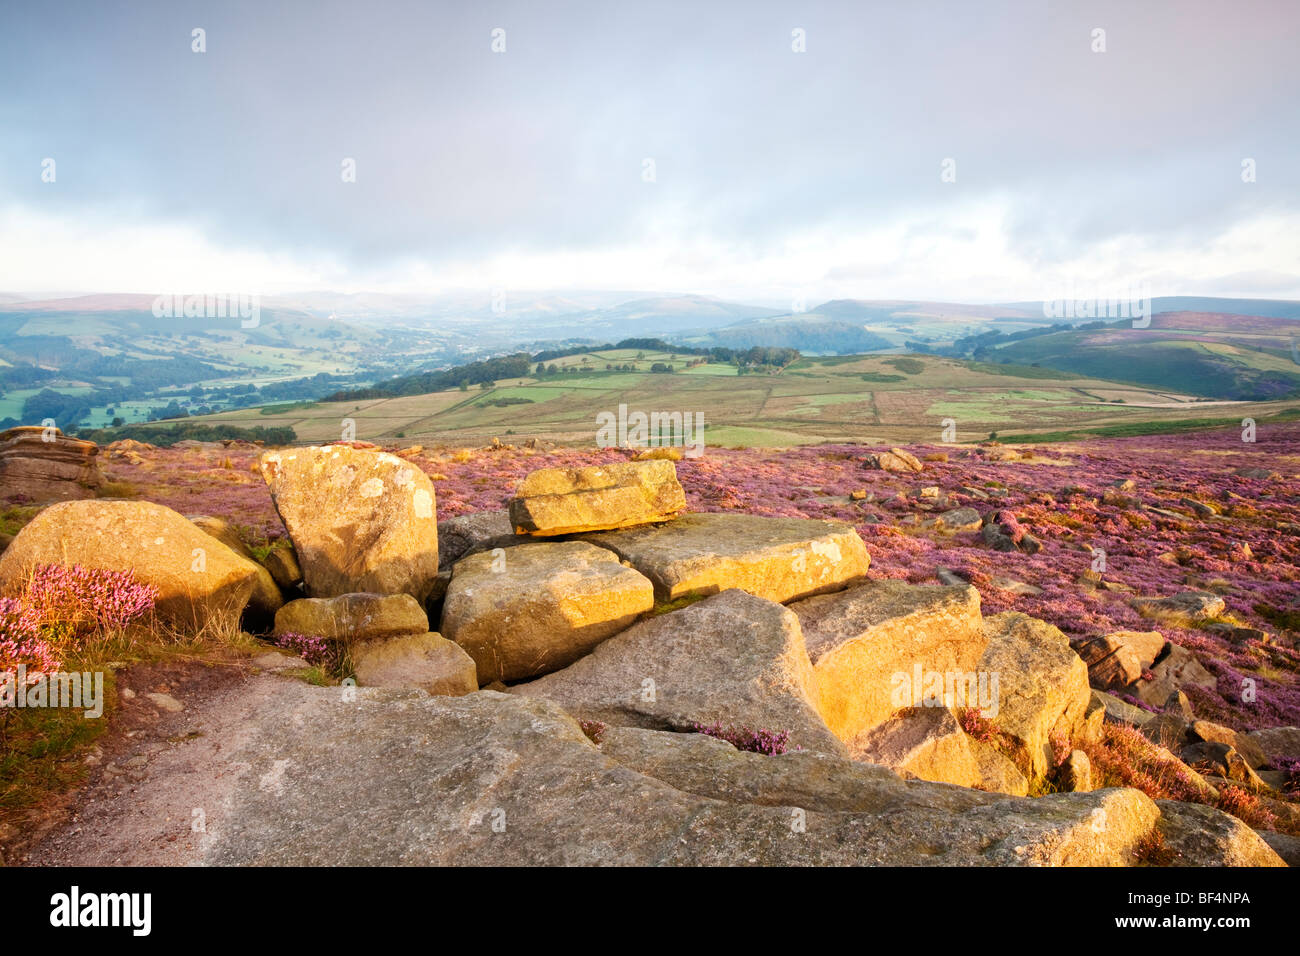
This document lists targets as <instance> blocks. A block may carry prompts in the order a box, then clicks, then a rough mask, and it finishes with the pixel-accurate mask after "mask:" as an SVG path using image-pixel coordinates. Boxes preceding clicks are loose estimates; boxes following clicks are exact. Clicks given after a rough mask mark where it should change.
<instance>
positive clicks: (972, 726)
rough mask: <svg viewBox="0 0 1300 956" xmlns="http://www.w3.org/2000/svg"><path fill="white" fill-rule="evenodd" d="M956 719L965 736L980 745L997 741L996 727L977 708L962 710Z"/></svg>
mask: <svg viewBox="0 0 1300 956" xmlns="http://www.w3.org/2000/svg"><path fill="white" fill-rule="evenodd" d="M957 719H958V721H959V722H960V723H961V729H962V730H964V731H966V735H967V736H968V737H972V738H974V739H975V740H978V741H979V742H980V743H982V744H991V743H993V742H994V741H996V740H997V739H998V729H997V726H996V725H995V724H994V723H993V721H991V720H989V719H988V718H987V717H985V716H984V715H983V714H981V713H980V711H979V708H978V707H966V708H963V709H962V711H961V712H960V713H959V714H958V715H957Z"/></svg>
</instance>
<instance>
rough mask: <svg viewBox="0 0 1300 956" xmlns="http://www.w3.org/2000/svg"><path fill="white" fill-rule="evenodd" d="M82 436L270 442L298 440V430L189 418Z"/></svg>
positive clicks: (157, 440) (161, 441)
mask: <svg viewBox="0 0 1300 956" xmlns="http://www.w3.org/2000/svg"><path fill="white" fill-rule="evenodd" d="M77 437H78V438H85V439H88V440H90V441H93V442H98V443H99V444H101V445H103V444H107V443H108V442H112V441H118V440H119V439H123V438H131V439H134V440H135V441H144V442H149V443H150V444H151V445H161V446H163V447H167V446H169V445H174V444H176V443H177V442H178V441H185V440H192V441H230V440H231V439H236V438H242V439H244V440H245V441H261V442H265V443H266V444H268V445H289V444H292V443H293V442H295V441H297V440H298V434H297V432H295V431H294V430H293V429H292V428H290V427H288V426H287V425H285V426H276V427H273V428H267V427H266V426H264V425H255V426H253V427H252V428H241V427H240V426H238V425H201V424H199V423H198V422H186V423H183V424H176V425H126V426H123V427H121V428H94V429H88V430H82V431H79V432H77Z"/></svg>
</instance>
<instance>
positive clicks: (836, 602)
mask: <svg viewBox="0 0 1300 956" xmlns="http://www.w3.org/2000/svg"><path fill="white" fill-rule="evenodd" d="M790 610H792V611H793V612H794V613H795V614H796V615H797V616H798V618H799V624H800V626H801V628H802V629H803V637H804V643H805V645H806V646H807V648H808V656H809V658H810V659H811V661H812V665H813V670H814V672H815V673H816V675H817V687H818V709H819V711H820V712H821V715H822V718H823V719H824V720H825V721H826V724H827V726H828V727H830V728H831V730H832V731H833V732H834V733H835V735H836V736H838V737H839V738H840V739H841V740H843V741H845V742H846V743H850V742H852V741H853V740H854V739H855V738H857V737H858V735H860V734H861V733H863V732H864V731H866V730H870V729H871V728H872V727H875V726H876V725H877V724H880V723H882V722H883V721H885V720H886V719H887V718H888V717H889V716H890V715H891V714H893V713H894V712H895V711H897V710H900V709H902V708H904V707H911V706H913V705H916V704H920V703H921V702H922V695H923V691H924V689H925V687H924V686H914V684H916V683H918V678H919V682H920V683H921V684H922V685H924V684H925V683H926V678H927V677H928V676H929V675H933V674H938V675H940V677H941V679H942V677H943V675H947V674H953V673H955V672H962V673H970V672H974V671H975V670H976V668H977V667H978V666H979V661H980V657H981V655H983V653H984V649H985V647H986V646H987V645H988V638H987V637H986V636H985V635H984V632H983V630H982V627H981V619H980V598H979V592H978V591H977V590H975V588H973V587H971V586H970V585H961V586H957V587H933V586H925V585H914V584H907V583H905V582H902V581H894V580H889V579H881V580H878V581H867V582H865V583H862V584H857V585H854V586H853V587H850V588H849V589H847V590H845V591H840V592H837V593H835V594H824V595H820V596H818V597H810V598H806V599H804V600H802V601H795V602H794V603H792V604H791V605H790ZM953 703H954V704H956V703H957V702H953Z"/></svg>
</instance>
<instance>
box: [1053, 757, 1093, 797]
mask: <svg viewBox="0 0 1300 956" xmlns="http://www.w3.org/2000/svg"><path fill="white" fill-rule="evenodd" d="M1056 776H1057V779H1058V780H1059V781H1060V785H1061V789H1062V790H1063V791H1065V792H1066V793H1087V792H1088V791H1089V790H1091V789H1092V761H1090V760H1089V759H1088V755H1087V754H1086V753H1084V752H1083V751H1082V750H1071V751H1070V755H1069V756H1068V757H1066V758H1065V763H1063V764H1061V766H1060V767H1058V768H1057V770H1056Z"/></svg>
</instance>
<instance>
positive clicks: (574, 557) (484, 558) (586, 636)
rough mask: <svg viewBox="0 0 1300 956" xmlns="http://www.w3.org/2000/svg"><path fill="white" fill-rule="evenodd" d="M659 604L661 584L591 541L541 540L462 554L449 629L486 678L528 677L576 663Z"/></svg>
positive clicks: (446, 619) (446, 610)
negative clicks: (657, 590) (656, 590)
mask: <svg viewBox="0 0 1300 956" xmlns="http://www.w3.org/2000/svg"><path fill="white" fill-rule="evenodd" d="M653 607H654V586H653V585H652V584H651V583H650V581H649V580H648V579H647V578H646V577H644V576H643V575H641V574H639V573H637V572H636V571H634V570H632V569H631V568H627V567H624V566H623V565H622V564H620V563H619V560H618V558H617V557H616V556H615V555H614V553H613V552H611V551H608V550H606V549H605V548H598V547H596V546H595V545H593V544H588V543H586V542H584V541H563V542H537V543H533V544H521V545H518V546H516V547H513V548H510V549H509V551H506V552H504V553H503V554H502V555H499V556H497V555H494V554H493V553H492V552H481V553H479V554H472V555H470V556H468V557H465V558H461V560H460V561H459V562H457V564H456V569H455V571H454V572H453V574H452V579H451V584H450V585H448V588H447V596H446V598H445V599H444V602H443V608H442V633H443V635H444V636H446V637H447V638H449V639H450V640H453V641H455V642H456V643H457V644H459V645H460V646H461V647H463V648H465V650H466V652H468V653H469V655H470V657H472V658H474V661H475V663H476V664H477V665H478V680H479V683H480V684H487V683H490V682H491V681H494V680H506V681H515V680H525V679H528V678H532V677H537V676H539V675H541V674H546V673H549V672H550V671H553V670H557V669H559V668H561V667H564V666H566V665H568V664H571V663H573V662H574V661H576V660H577V659H578V658H580V657H582V656H583V655H584V654H587V653H589V652H590V651H591V650H592V648H594V647H596V645H598V644H600V642H601V641H603V640H605V639H606V638H608V637H611V636H612V635H614V634H617V633H618V632H619V631H622V630H625V629H626V628H628V627H629V626H630V625H631V624H632V623H633V622H634V621H635V620H636V619H637V617H638V616H640V615H641V614H644V613H645V612H646V611H649V610H650V609H651V608H653Z"/></svg>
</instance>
